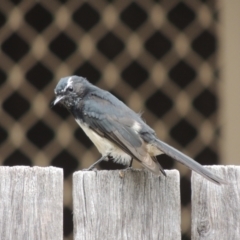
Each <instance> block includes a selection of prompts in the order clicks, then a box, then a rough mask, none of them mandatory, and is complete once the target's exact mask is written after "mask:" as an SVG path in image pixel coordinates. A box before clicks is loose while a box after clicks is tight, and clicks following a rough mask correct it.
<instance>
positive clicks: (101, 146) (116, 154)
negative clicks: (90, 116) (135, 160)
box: [76, 120, 131, 165]
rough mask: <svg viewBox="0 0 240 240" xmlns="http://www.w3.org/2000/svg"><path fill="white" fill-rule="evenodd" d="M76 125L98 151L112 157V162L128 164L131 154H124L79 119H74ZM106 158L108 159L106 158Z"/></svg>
mask: <svg viewBox="0 0 240 240" xmlns="http://www.w3.org/2000/svg"><path fill="white" fill-rule="evenodd" d="M76 122H77V123H78V125H79V126H80V127H81V128H82V130H83V131H84V132H85V134H86V135H87V136H88V137H89V138H90V140H91V141H92V142H93V143H94V145H95V146H96V148H97V149H98V151H99V152H100V153H101V154H102V155H103V156H104V155H105V156H108V155H111V156H112V157H113V160H114V162H119V163H121V164H124V165H128V164H129V163H130V161H131V156H129V155H128V154H126V153H125V152H124V151H123V150H122V149H121V148H119V147H118V146H117V145H116V144H114V143H112V142H110V141H109V140H108V139H106V138H103V137H101V136H99V135H98V134H97V133H95V132H94V131H93V130H91V129H90V128H89V127H87V125H86V124H84V123H82V122H81V121H79V120H76ZM106 160H108V159H106Z"/></svg>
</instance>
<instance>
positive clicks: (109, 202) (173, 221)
mask: <svg viewBox="0 0 240 240" xmlns="http://www.w3.org/2000/svg"><path fill="white" fill-rule="evenodd" d="M119 173H120V174H119ZM121 173H122V174H123V175H122V176H121ZM166 173H167V177H164V176H161V177H159V178H157V177H156V176H153V175H152V174H151V173H149V172H147V171H144V170H143V171H140V170H124V171H120V172H119V171H97V172H93V171H92V172H84V171H79V172H76V173H74V176H73V208H74V237H75V238H74V239H75V240H80V239H81V240H92V239H104V240H108V239H109V240H112V239H114V240H125V239H138V240H140V239H141V240H151V239H153V240H156V239H161V240H164V239H166V240H171V239H174V240H178V239H181V229H180V221H181V220H180V190H179V172H178V171H176V170H172V171H166Z"/></svg>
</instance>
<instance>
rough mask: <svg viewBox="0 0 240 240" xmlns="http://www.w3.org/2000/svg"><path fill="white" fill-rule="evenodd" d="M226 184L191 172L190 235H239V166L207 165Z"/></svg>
mask: <svg viewBox="0 0 240 240" xmlns="http://www.w3.org/2000/svg"><path fill="white" fill-rule="evenodd" d="M208 169H210V170H211V171H213V172H214V173H215V174H217V175H218V176H220V177H222V178H223V179H225V180H226V181H228V184H226V185H221V186H219V185H216V184H213V183H211V182H209V181H207V180H206V179H204V178H202V177H201V176H200V175H198V174H196V173H193V175H192V239H193V240H197V239H201V240H205V239H211V240H212V239H217V240H225V239H226V240H228V239H236V240H238V239H240V167H237V166H212V167H208Z"/></svg>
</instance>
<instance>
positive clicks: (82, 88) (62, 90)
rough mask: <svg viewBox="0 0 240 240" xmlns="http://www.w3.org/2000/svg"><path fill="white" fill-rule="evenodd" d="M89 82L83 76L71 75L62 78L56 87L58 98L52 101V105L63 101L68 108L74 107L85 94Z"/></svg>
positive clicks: (55, 91)
mask: <svg viewBox="0 0 240 240" xmlns="http://www.w3.org/2000/svg"><path fill="white" fill-rule="evenodd" d="M89 84H90V83H89V82H88V81H87V80H86V79H85V78H83V77H78V76H69V77H64V78H61V79H60V81H59V82H58V84H57V86H56V88H55V89H54V93H55V95H56V98H55V100H54V101H53V102H52V106H54V105H56V104H58V103H62V104H63V105H64V106H65V107H66V108H68V109H70V108H72V107H73V106H75V105H77V104H78V103H79V101H80V100H81V98H82V97H83V96H84V94H85V93H86V91H87V88H88V86H89Z"/></svg>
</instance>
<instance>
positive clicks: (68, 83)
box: [63, 77, 73, 91]
mask: <svg viewBox="0 0 240 240" xmlns="http://www.w3.org/2000/svg"><path fill="white" fill-rule="evenodd" d="M72 78H73V77H69V78H68V82H67V86H66V87H65V88H64V90H63V91H66V90H67V88H68V87H70V86H71V85H72V83H73V80H72Z"/></svg>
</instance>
